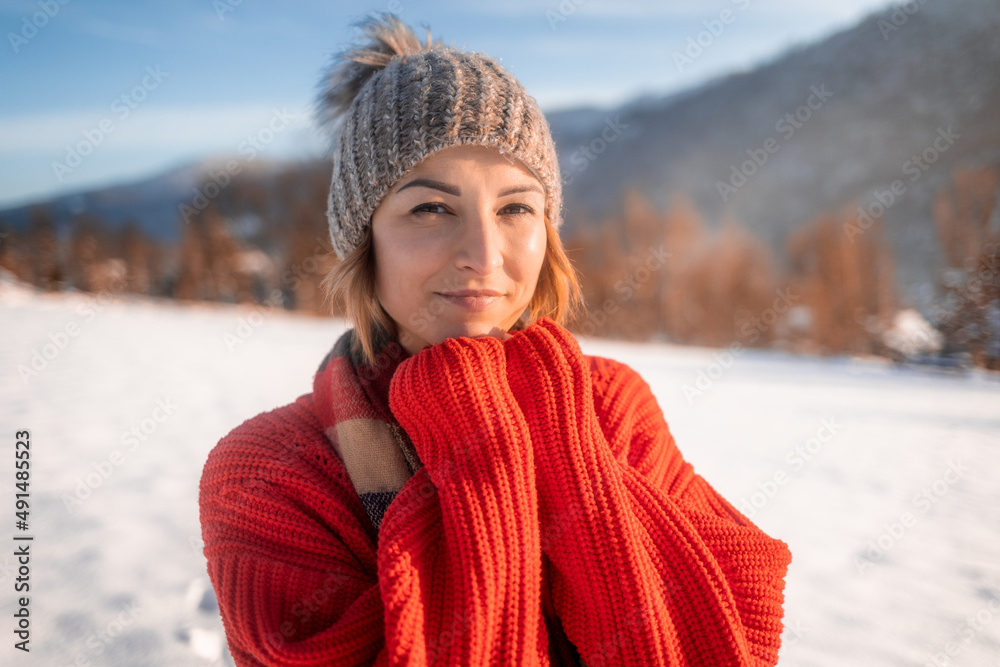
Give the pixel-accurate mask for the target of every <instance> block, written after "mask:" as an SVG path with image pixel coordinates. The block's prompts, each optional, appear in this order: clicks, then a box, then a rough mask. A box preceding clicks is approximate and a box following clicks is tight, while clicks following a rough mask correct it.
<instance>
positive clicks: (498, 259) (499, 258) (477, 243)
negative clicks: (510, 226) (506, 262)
mask: <svg viewBox="0 0 1000 667" xmlns="http://www.w3.org/2000/svg"><path fill="white" fill-rule="evenodd" d="M462 223H463V224H462V231H461V239H460V241H459V247H458V252H457V254H456V257H455V260H456V262H457V263H458V266H459V268H470V269H472V270H474V271H475V272H476V273H479V274H482V275H488V274H490V273H492V272H493V271H495V270H497V269H498V268H500V267H501V266H502V265H503V253H502V252H501V239H500V230H499V229H498V228H497V224H496V221H495V220H494V219H493V216H492V215H490V214H487V213H481V212H479V213H475V214H470V215H467V216H466V217H465V219H464V220H463V221H462Z"/></svg>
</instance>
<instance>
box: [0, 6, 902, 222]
mask: <svg viewBox="0 0 1000 667" xmlns="http://www.w3.org/2000/svg"><path fill="white" fill-rule="evenodd" d="M888 4H889V3H888V2H887V1H886V0H841V1H840V2H836V3H834V2H815V1H813V0H808V1H806V0H798V1H796V0H680V1H676V2H669V3H668V2H662V1H661V2H654V1H640V0H562V1H561V2H560V1H559V0H551V1H549V2H546V1H544V0H542V1H538V0H535V1H531V0H506V1H504V2H499V1H495V2H478V1H475V0H434V1H430V2H415V1H413V0H380V1H377V2H367V1H363V0H360V1H359V0H352V1H351V2H337V3H334V2H321V1H319V0H303V1H291V2H283V3H278V2H261V1H259V0H178V1H175V2H171V3H151V2H134V3H124V2H107V1H101V0H89V1H88V0H0V29H2V33H3V43H2V44H0V54H2V55H0V82H2V88H0V89H2V90H3V92H4V94H3V95H2V96H0V208H5V207H8V206H13V205H17V204H21V203H26V202H29V201H34V200H37V199H42V198H47V197H50V196H53V195H58V194H64V193H67V192H73V191H78V190H86V189H90V188H93V187H98V186H102V185H106V184H109V183H115V182H123V181H128V180H137V179H140V178H144V177H147V176H150V175H153V174H156V173H158V172H162V171H164V170H167V169H170V168H173V167H176V166H179V165H181V164H184V163H187V162H192V161H196V160H199V159H202V158H205V157H213V156H216V157H223V156H235V155H238V154H241V151H242V155H243V156H244V157H246V156H248V155H249V154H250V152H251V151H252V152H253V153H254V156H255V159H258V158H261V159H266V158H278V159H280V158H286V157H293V156H302V155H309V154H321V153H322V151H323V143H322V140H321V138H320V137H319V135H318V134H317V133H316V131H315V129H314V128H313V126H312V118H311V113H310V105H311V103H312V100H313V97H314V94H315V90H316V85H317V82H318V81H319V77H320V75H321V73H322V71H323V68H324V66H325V65H326V64H327V63H328V62H329V59H330V57H331V55H332V54H333V53H335V52H337V51H338V50H340V49H341V48H343V47H344V46H346V45H347V44H348V43H349V42H350V41H351V40H352V39H353V38H355V37H356V36H357V35H358V31H357V29H356V28H354V27H353V24H354V23H355V22H356V21H358V20H360V19H362V18H363V17H364V16H365V15H366V14H367V13H369V12H373V11H395V12H396V13H397V14H399V15H400V16H401V17H402V18H403V19H404V20H405V21H406V22H407V23H409V24H410V25H411V26H413V27H414V28H415V29H416V30H417V31H418V33H419V34H420V35H423V34H424V32H425V30H424V29H423V26H425V25H426V26H429V27H430V28H431V30H432V33H433V35H434V36H435V37H438V38H440V39H442V40H443V41H444V42H446V43H449V44H454V45H455V46H458V47H465V48H467V49H469V50H473V51H481V52H485V53H487V54H489V55H491V56H493V57H495V58H498V59H499V60H500V61H501V63H502V64H503V65H504V66H505V67H507V68H508V69H509V70H510V71H511V72H512V73H513V74H514V75H515V76H517V78H518V79H520V81H521V82H522V83H523V84H524V86H525V87H526V88H527V90H528V92H530V93H531V94H532V95H534V96H535V98H536V99H538V101H539V104H540V105H541V107H542V109H543V110H544V111H546V112H548V111H553V110H557V109H562V108H567V107H571V106H576V105H582V104H594V105H599V106H607V105H613V104H616V103H620V102H624V101H626V100H628V99H631V98H634V97H636V96H639V95H642V94H666V93H669V92H673V91H677V90H681V89H684V88H688V87H690V86H693V85H697V84H699V83H701V82H704V81H706V80H708V79H710V78H712V77H714V76H717V75H720V74H723V73H726V72H730V71H734V70H740V69H748V68H752V67H753V66H754V65H756V64H759V63H761V62H765V61H767V60H769V59H770V58H772V57H774V56H775V55H777V54H779V53H781V52H782V51H784V50H785V49H787V48H788V47H790V46H792V45H794V44H799V43H807V42H811V41H813V40H815V39H818V38H821V37H823V36H825V35H827V34H829V33H831V32H834V31H836V30H838V29H840V28H843V27H847V26H850V25H852V24H853V23H855V22H857V21H858V20H860V19H862V18H863V17H864V16H866V15H867V14H868V13H869V12H871V11H873V10H875V9H878V8H880V7H884V6H886V5H888ZM724 12H727V13H725V14H724ZM711 28H714V30H715V33H716V34H711V30H710V29H711ZM699 34H700V36H701V41H702V43H703V44H705V45H706V46H705V47H704V49H703V50H702V52H701V53H700V54H699V55H697V56H696V57H695V58H693V59H692V60H691V61H690V62H688V63H686V64H683V65H679V64H678V63H677V62H676V58H675V55H676V54H682V53H683V52H684V50H685V48H686V47H687V46H688V44H689V40H695V39H698V38H699ZM251 138H252V139H255V140H256V141H254V142H251V143H253V144H254V145H255V146H256V147H255V148H252V147H251V146H250V145H249V144H248V139H251ZM265 140H266V141H265ZM84 152H86V153H87V154H86V155H83V154H82V153H84Z"/></svg>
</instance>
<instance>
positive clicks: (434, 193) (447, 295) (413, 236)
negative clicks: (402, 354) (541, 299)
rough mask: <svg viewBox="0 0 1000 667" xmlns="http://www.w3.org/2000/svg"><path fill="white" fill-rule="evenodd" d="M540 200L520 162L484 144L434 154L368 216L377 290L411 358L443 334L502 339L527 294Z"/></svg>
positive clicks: (540, 234)
mask: <svg viewBox="0 0 1000 667" xmlns="http://www.w3.org/2000/svg"><path fill="white" fill-rule="evenodd" d="M544 209H545V195H544V192H543V189H542V184H541V183H540V182H539V181H538V180H537V179H536V178H535V176H534V175H533V174H532V173H531V171H530V170H529V169H528V168H527V167H525V166H524V165H523V164H522V163H521V162H519V161H516V160H513V161H512V160H509V159H508V158H507V157H505V156H503V155H501V154H500V153H498V152H497V151H495V150H493V149H491V148H487V147H485V146H466V145H460V146H451V147H449V148H445V149H442V150H440V151H437V152H435V153H432V154H431V155H429V156H428V157H427V158H425V159H424V160H423V161H421V162H420V163H419V164H418V165H417V166H416V167H414V168H413V169H411V170H410V171H408V172H407V173H406V174H404V175H403V177H402V178H400V179H399V181H398V182H396V183H395V184H394V185H393V186H392V188H391V189H390V190H389V193H388V194H387V195H386V196H385V197H384V198H383V199H382V201H381V202H380V203H379V205H378V207H377V208H376V209H375V211H374V213H373V215H372V242H373V249H374V252H375V290H376V294H377V295H378V299H379V301H380V302H381V304H382V307H383V308H385V311H386V312H387V313H388V314H389V316H390V317H392V319H393V320H395V322H396V324H397V326H398V329H399V342H400V344H401V345H402V346H403V347H404V348H405V349H406V350H407V351H409V352H410V353H413V354H416V353H417V352H419V351H420V350H421V349H423V348H424V347H425V346H427V345H434V344H437V343H440V342H441V341H443V340H445V339H446V338H457V337H459V336H469V337H476V336H482V335H494V336H502V332H504V331H507V329H509V328H510V327H511V326H512V325H513V324H514V323H515V322H516V321H517V319H518V318H519V317H520V316H521V314H522V313H523V312H524V310H525V308H527V306H528V303H529V302H530V301H531V297H532V295H533V294H534V292H535V285H536V284H537V282H538V275H539V272H540V271H541V267H542V262H543V260H544V257H545V247H546V234H545V218H544V215H543V214H544Z"/></svg>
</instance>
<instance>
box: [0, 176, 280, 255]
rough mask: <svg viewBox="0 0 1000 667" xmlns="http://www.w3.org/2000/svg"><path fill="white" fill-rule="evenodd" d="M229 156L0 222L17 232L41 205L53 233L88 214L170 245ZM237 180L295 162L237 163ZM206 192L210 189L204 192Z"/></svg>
mask: <svg viewBox="0 0 1000 667" xmlns="http://www.w3.org/2000/svg"><path fill="white" fill-rule="evenodd" d="M230 162H231V161H230V159H229V158H225V157H215V158H208V159H205V160H202V161H200V162H196V163H193V164H188V165H183V166H180V167H177V168H175V169H172V170H170V171H168V172H166V173H163V174H158V175H156V176H152V177H150V178H145V179H142V180H139V181H135V182H129V183H123V184H120V185H112V186H109V187H105V188H100V189H97V190H89V191H84V192H78V193H73V194H68V195H63V196H60V197H55V198H53V199H50V200H46V201H43V202H37V203H35V204H30V205H26V206H19V207H16V208H11V209H8V210H6V211H0V220H3V221H7V222H9V223H11V224H13V225H14V226H16V227H20V228H23V227H25V226H26V225H27V224H28V216H29V213H30V211H31V209H32V208H33V207H34V206H38V205H44V206H46V207H47V208H48V209H49V210H50V211H51V212H52V215H53V218H54V219H55V221H56V225H57V227H58V228H59V229H65V226H66V225H68V224H69V223H70V221H71V220H72V218H73V217H74V216H76V215H83V214H87V215H91V216H94V217H97V218H99V219H101V220H102V221H104V222H105V223H107V224H108V226H109V227H111V228H119V227H122V226H124V225H125V224H126V223H127V222H128V221H130V220H134V221H136V222H137V223H138V224H139V227H140V228H141V229H142V230H143V231H144V232H145V233H146V234H147V235H148V236H150V237H151V238H154V239H158V240H160V241H167V242H176V241H177V240H178V239H179V238H180V230H181V226H180V224H179V223H180V221H181V220H182V219H183V213H182V212H183V208H182V207H183V206H184V205H188V206H191V205H192V202H193V201H194V200H195V199H196V197H198V195H199V193H201V194H202V195H204V192H203V188H204V187H206V185H207V183H209V182H211V181H212V180H213V178H214V179H215V180H216V181H217V182H220V181H223V180H224V179H225V178H226V176H227V175H228V174H227V172H226V165H227V163H230ZM237 163H238V166H239V170H238V171H237V170H235V169H234V172H235V173H236V175H237V177H239V176H242V177H244V178H246V177H247V176H250V175H252V176H255V177H264V178H267V177H268V176H271V177H274V176H277V175H278V174H280V173H282V172H283V171H285V170H286V169H289V168H296V167H298V166H300V163H299V162H296V161H283V160H265V159H263V158H257V159H256V160H254V161H253V162H247V161H246V160H243V159H241V160H238V161H237ZM209 194H211V191H209Z"/></svg>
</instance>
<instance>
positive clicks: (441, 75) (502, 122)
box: [318, 12, 562, 259]
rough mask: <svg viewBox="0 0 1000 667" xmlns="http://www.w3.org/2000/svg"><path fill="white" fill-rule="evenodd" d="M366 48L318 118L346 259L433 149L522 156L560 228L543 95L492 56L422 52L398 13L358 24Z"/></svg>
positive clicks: (436, 49) (334, 230) (333, 220)
mask: <svg viewBox="0 0 1000 667" xmlns="http://www.w3.org/2000/svg"><path fill="white" fill-rule="evenodd" d="M359 27H361V28H362V29H363V30H364V32H365V33H366V34H367V36H368V40H369V41H368V43H367V44H364V45H363V46H360V47H356V48H352V49H350V50H347V51H345V52H342V53H340V54H338V55H337V56H335V58H334V60H333V63H332V64H331V66H330V68H329V69H328V71H327V72H326V75H325V76H324V78H323V81H322V84H321V94H320V98H319V100H318V107H319V108H318V112H319V119H320V122H321V123H322V125H323V126H325V127H326V128H327V129H328V130H330V131H331V133H332V134H333V139H334V147H333V180H332V183H331V186H330V196H329V201H328V210H327V218H328V220H329V223H330V240H331V241H332V242H333V248H334V250H335V251H336V252H337V256H338V257H340V258H341V259H343V258H344V257H346V256H347V254H348V253H350V252H351V250H353V249H354V248H356V247H357V246H358V245H359V244H360V243H361V241H362V239H363V237H364V232H365V230H366V229H367V228H368V227H369V226H370V225H371V216H372V212H373V211H374V210H375V208H376V207H377V206H378V204H379V202H380V201H382V198H383V197H384V196H385V195H386V193H387V192H388V191H389V189H390V188H391V187H392V186H393V184H395V183H396V181H398V180H399V178H400V177H402V176H403V174H405V173H406V172H407V171H408V170H409V169H411V168H413V167H414V166H416V165H417V163H419V162H420V161H421V160H423V159H424V158H425V157H427V156H428V155H429V154H431V153H433V152H434V151H438V150H441V149H442V148H447V147H449V146H454V145H458V144H477V145H481V146H488V147H491V148H495V149H497V150H498V151H499V152H500V153H501V154H503V155H509V156H511V157H513V158H517V159H519V160H520V161H521V162H522V163H524V164H525V165H526V166H527V167H528V168H529V169H531V170H532V171H533V172H534V174H535V175H536V177H537V178H538V180H539V181H540V182H541V183H542V185H543V187H544V188H545V214H546V215H547V216H548V218H549V221H550V222H551V223H552V224H553V225H554V226H555V227H556V228H557V229H558V228H559V225H560V224H561V223H562V213H561V209H562V183H561V180H560V176H559V162H558V159H557V157H556V149H555V144H554V143H553V141H552V135H551V132H550V130H549V125H548V122H547V121H546V120H545V116H544V115H542V112H541V110H540V109H539V108H538V103H537V102H536V101H535V98H534V97H532V96H531V95H528V93H527V92H526V91H525V90H524V88H523V87H522V86H521V84H520V83H519V82H518V81H517V79H515V78H514V76H513V75H511V74H510V73H508V72H507V71H506V70H504V69H503V68H502V67H501V66H500V65H499V64H497V62H496V61H494V60H493V59H492V58H490V57H488V56H486V55H483V54H479V53H473V52H467V51H465V50H458V49H455V48H453V47H450V46H445V45H444V44H442V43H441V42H440V41H435V42H433V43H432V42H431V36H430V31H428V34H427V43H426V44H424V45H421V43H420V40H419V39H418V38H417V36H416V34H414V32H413V31H412V30H411V29H410V28H409V27H408V26H406V25H405V24H404V23H403V22H402V21H401V20H400V19H399V18H398V17H397V16H396V15H394V14H391V13H388V12H384V13H382V16H381V19H379V18H376V17H370V18H368V19H366V20H365V21H363V22H362V23H360V24H359Z"/></svg>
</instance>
